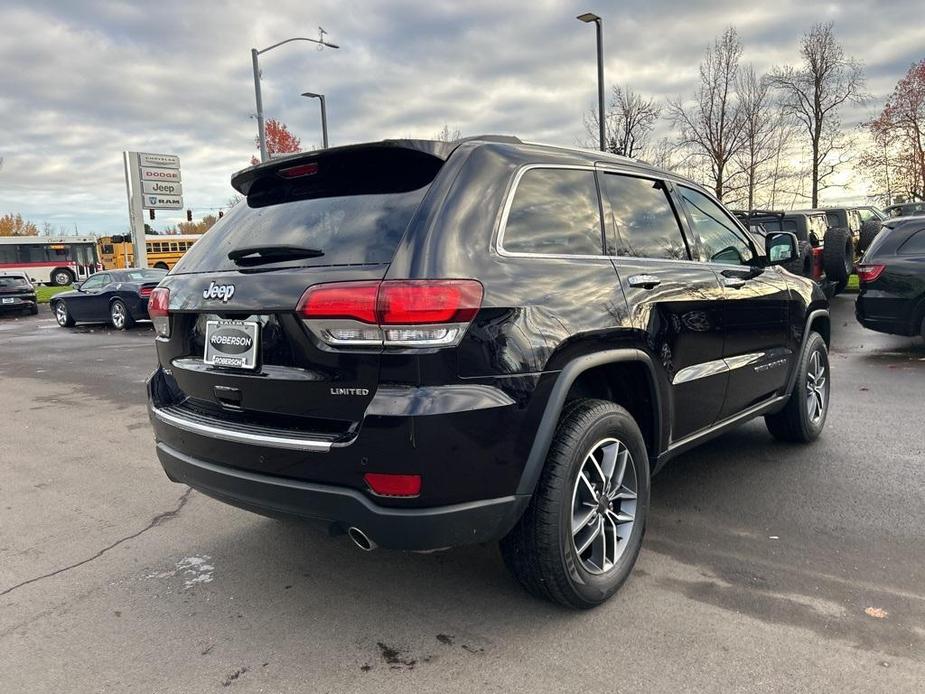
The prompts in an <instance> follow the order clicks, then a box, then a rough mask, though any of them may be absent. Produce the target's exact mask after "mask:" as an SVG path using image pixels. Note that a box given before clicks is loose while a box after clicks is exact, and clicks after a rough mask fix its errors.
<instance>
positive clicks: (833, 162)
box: [771, 22, 864, 207]
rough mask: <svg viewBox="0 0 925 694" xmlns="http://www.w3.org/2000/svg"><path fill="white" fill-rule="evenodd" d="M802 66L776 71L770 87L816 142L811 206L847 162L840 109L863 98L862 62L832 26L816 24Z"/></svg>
mask: <svg viewBox="0 0 925 694" xmlns="http://www.w3.org/2000/svg"><path fill="white" fill-rule="evenodd" d="M800 57H801V65H800V66H799V67H797V68H795V67H792V66H786V67H778V68H775V69H774V71H773V73H772V75H771V84H772V85H773V86H774V87H776V88H777V89H779V90H780V91H781V94H782V98H783V103H784V104H785V106H786V109H787V112H788V113H790V114H791V115H792V116H793V117H794V118H796V119H797V121H798V122H799V123H800V125H801V129H802V130H803V132H804V134H805V135H806V136H807V138H808V139H809V141H810V143H811V149H812V157H811V177H810V180H811V183H812V193H811V199H812V206H813V207H816V206H818V205H819V192H820V191H821V190H824V189H825V188H826V187H827V181H828V180H829V178H830V177H831V176H832V175H833V174H834V173H835V171H836V170H837V169H838V168H839V166H840V165H841V164H843V163H844V162H845V161H846V150H847V146H848V143H847V141H846V139H845V137H844V134H843V133H842V131H841V123H840V122H839V119H838V111H839V108H840V107H841V106H842V104H844V103H845V102H859V101H863V99H864V93H863V90H864V75H863V70H862V68H861V65H860V63H858V62H857V61H856V60H855V59H854V58H850V57H846V56H845V52H844V49H842V47H841V46H840V45H839V44H838V42H837V41H836V40H835V33H834V31H833V30H832V24H831V22H830V23H828V24H816V25H814V26H813V28H812V29H810V31H809V33H808V34H805V35H804V36H803V40H802V41H801V43H800Z"/></svg>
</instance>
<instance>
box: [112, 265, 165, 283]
mask: <svg viewBox="0 0 925 694" xmlns="http://www.w3.org/2000/svg"><path fill="white" fill-rule="evenodd" d="M166 274H167V271H166V270H157V269H154V268H152V269H150V270H128V271H127V272H125V274H124V275H122V278H123V279H124V280H126V281H128V282H160V281H161V280H162V279H164V275H166Z"/></svg>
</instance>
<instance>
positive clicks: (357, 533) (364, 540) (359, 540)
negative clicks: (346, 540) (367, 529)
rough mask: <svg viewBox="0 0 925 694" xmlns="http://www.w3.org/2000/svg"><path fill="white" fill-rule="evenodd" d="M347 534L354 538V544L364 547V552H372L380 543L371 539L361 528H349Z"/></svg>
mask: <svg viewBox="0 0 925 694" xmlns="http://www.w3.org/2000/svg"><path fill="white" fill-rule="evenodd" d="M347 534H348V535H349V536H350V539H351V540H353V544H355V545H356V546H357V547H359V548H360V549H362V550H363V551H364V552H372V551H373V550H374V549H376V547H378V545H377V544H376V543H375V542H373V541H372V540H370V539H369V536H368V535H367V534H366V533H364V532H363V531H362V530H360V529H359V528H347Z"/></svg>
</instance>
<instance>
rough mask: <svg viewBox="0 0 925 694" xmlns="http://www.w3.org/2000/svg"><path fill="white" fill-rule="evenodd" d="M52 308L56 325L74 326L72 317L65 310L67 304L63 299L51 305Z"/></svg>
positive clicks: (63, 326)
mask: <svg viewBox="0 0 925 694" xmlns="http://www.w3.org/2000/svg"><path fill="white" fill-rule="evenodd" d="M52 310H53V311H54V314H55V320H56V321H58V325H60V326H61V327H62V328H72V327H74V319H73V318H71V314H70V313H69V312H68V310H67V304H65V303H64V302H63V301H56V302H55V303H54V305H53V306H52Z"/></svg>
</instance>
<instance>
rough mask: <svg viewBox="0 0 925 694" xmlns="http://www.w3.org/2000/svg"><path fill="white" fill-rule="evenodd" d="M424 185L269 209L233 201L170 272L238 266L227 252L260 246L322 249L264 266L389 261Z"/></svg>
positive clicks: (312, 200)
mask: <svg viewBox="0 0 925 694" xmlns="http://www.w3.org/2000/svg"><path fill="white" fill-rule="evenodd" d="M426 190H427V188H426V187H424V188H421V189H419V190H415V191H411V192H409V193H390V194H379V195H344V196H338V197H329V198H317V199H308V200H295V201H293V202H285V203H281V204H277V205H270V206H268V207H258V208H252V207H250V206H249V205H248V203H247V202H241V203H239V204H237V205H236V206H235V207H234V208H232V210H231V211H230V212H229V213H228V214H226V215H225V216H224V217H223V218H222V219H221V220H219V221H218V222H217V223H216V224H215V226H213V227H212V228H211V229H210V230H209V231H208V232H207V233H206V234H205V235H204V236H203V237H202V239H201V240H199V241H197V242H196V244H195V245H193V247H192V248H191V249H190V250H189V251H187V252H186V255H184V256H183V258H182V259H181V260H180V262H178V263H177V265H176V267H175V268H174V271H173V274H175V275H177V274H184V273H194V272H225V271H230V270H237V269H240V267H239V266H238V265H236V264H235V263H234V261H232V260H229V258H228V253H229V252H230V251H233V250H235V249H239V248H252V247H257V246H261V245H279V246H300V247H306V248H314V249H317V250H320V251H322V252H323V253H324V255H321V256H319V257H317V258H307V259H305V258H303V259H299V260H287V261H280V262H276V263H272V264H267V265H262V266H261V267H262V268H278V267H313V266H320V265H354V264H379V263H389V262H391V260H392V256H393V255H394V254H395V248H396V247H397V246H398V242H399V241H401V237H402V235H403V234H404V233H405V229H406V228H407V226H408V222H410V221H411V217H412V215H413V214H414V212H415V210H416V209H417V208H418V205H420V203H421V200H422V198H423V197H424V193H425V192H426Z"/></svg>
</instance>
